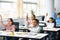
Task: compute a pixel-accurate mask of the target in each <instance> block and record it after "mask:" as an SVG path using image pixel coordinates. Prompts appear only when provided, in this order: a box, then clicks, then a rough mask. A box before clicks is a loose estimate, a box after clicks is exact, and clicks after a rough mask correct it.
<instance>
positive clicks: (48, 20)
mask: <svg viewBox="0 0 60 40" xmlns="http://www.w3.org/2000/svg"><path fill="white" fill-rule="evenodd" d="M49 19H52V20H53V22H52V23H54V22H55V19H53V18H52V17H50V18H49ZM47 22H49V20H48V21H47Z"/></svg>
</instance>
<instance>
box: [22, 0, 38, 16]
mask: <svg viewBox="0 0 60 40" xmlns="http://www.w3.org/2000/svg"><path fill="white" fill-rule="evenodd" d="M31 10H32V11H33V12H34V14H35V15H38V13H37V12H38V7H37V0H23V14H27V13H28V15H29V16H30V14H31V13H30V12H31Z"/></svg>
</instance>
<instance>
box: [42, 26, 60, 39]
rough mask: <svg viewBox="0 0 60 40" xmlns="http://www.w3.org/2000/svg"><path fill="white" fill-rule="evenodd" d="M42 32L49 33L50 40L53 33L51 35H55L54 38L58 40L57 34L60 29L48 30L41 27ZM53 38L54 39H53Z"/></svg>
mask: <svg viewBox="0 0 60 40" xmlns="http://www.w3.org/2000/svg"><path fill="white" fill-rule="evenodd" d="M43 30H44V31H45V32H50V34H49V36H50V40H52V33H54V34H53V35H55V34H56V35H55V36H56V37H55V38H56V39H57V38H58V34H59V30H60V28H48V27H43ZM55 38H54V39H55Z"/></svg>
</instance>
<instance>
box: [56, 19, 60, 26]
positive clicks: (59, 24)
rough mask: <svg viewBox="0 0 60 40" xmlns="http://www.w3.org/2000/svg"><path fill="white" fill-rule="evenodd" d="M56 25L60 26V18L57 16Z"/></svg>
mask: <svg viewBox="0 0 60 40" xmlns="http://www.w3.org/2000/svg"><path fill="white" fill-rule="evenodd" d="M56 25H57V26H60V18H56Z"/></svg>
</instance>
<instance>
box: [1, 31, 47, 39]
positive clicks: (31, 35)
mask: <svg viewBox="0 0 60 40" xmlns="http://www.w3.org/2000/svg"><path fill="white" fill-rule="evenodd" d="M47 35H48V34H44V33H30V32H14V35H13V34H12V32H3V31H0V36H10V37H19V38H20V37H21V38H34V39H41V38H44V37H46V36H47Z"/></svg>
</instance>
